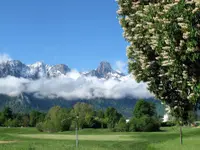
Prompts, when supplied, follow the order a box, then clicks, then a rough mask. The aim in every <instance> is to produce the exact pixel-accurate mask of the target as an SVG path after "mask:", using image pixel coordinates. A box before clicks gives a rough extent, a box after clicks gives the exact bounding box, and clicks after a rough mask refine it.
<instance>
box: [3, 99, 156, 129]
mask: <svg viewBox="0 0 200 150" xmlns="http://www.w3.org/2000/svg"><path fill="white" fill-rule="evenodd" d="M0 125H1V126H5V127H36V128H37V129H38V130H39V131H40V132H62V131H69V130H75V128H76V127H78V129H84V128H94V129H97V128H102V129H110V130H112V131H117V132H128V131H158V130H159V128H160V119H159V118H158V117H157V114H156V108H155V105H154V104H153V103H151V102H147V101H145V100H138V101H137V103H136V105H135V107H134V109H133V117H132V118H131V119H129V120H128V121H127V120H126V118H125V117H124V116H123V115H122V114H120V113H119V112H118V111H117V110H116V109H115V108H113V107H108V108H107V109H105V110H95V109H94V108H93V106H92V105H90V104H87V103H81V102H78V103H76V104H75V105H74V106H73V108H71V109H69V108H62V107H60V106H54V107H52V108H51V109H50V110H49V111H48V112H47V113H44V112H39V111H35V110H34V111H31V112H30V113H26V114H22V113H13V112H12V110H11V109H10V108H9V107H6V108H4V110H3V111H2V112H0Z"/></svg>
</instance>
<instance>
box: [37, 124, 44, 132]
mask: <svg viewBox="0 0 200 150" xmlns="http://www.w3.org/2000/svg"><path fill="white" fill-rule="evenodd" d="M36 129H37V130H38V131H40V132H43V123H42V122H40V123H38V124H37V125H36Z"/></svg>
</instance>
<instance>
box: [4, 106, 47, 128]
mask: <svg viewBox="0 0 200 150" xmlns="http://www.w3.org/2000/svg"><path fill="white" fill-rule="evenodd" d="M45 116H46V113H44V112H39V111H35V110H33V111H31V112H30V113H13V111H12V109H11V108H9V107H5V108H4V109H3V111H2V112H0V126H3V127H35V126H36V124H37V123H39V122H42V121H44V119H45Z"/></svg>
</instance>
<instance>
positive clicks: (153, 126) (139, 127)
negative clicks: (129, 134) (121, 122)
mask: <svg viewBox="0 0 200 150" xmlns="http://www.w3.org/2000/svg"><path fill="white" fill-rule="evenodd" d="M159 130H160V123H159V121H158V119H157V118H156V117H149V116H142V117H140V118H133V119H132V120H131V121H130V123H129V131H135V132H153V131H159Z"/></svg>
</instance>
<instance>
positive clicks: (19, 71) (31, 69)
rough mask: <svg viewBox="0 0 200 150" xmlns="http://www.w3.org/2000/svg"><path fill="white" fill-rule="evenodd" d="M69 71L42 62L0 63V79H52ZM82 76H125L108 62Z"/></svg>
mask: <svg viewBox="0 0 200 150" xmlns="http://www.w3.org/2000/svg"><path fill="white" fill-rule="evenodd" d="M70 71H71V69H70V68H69V67H68V66H67V65H64V64H58V65H54V66H50V65H46V64H44V63H43V62H36V63H34V64H31V65H25V64H23V63H22V62H20V61H18V60H11V61H7V62H4V63H0V78H3V77H7V76H15V77H17V78H20V77H22V78H28V79H39V78H54V77H58V76H62V75H66V74H67V73H68V72H70ZM80 74H81V75H83V76H94V77H97V78H100V79H110V78H112V79H117V80H118V79H120V78H121V77H124V76H125V75H124V74H122V73H119V72H117V71H115V70H113V69H112V67H111V65H110V64H109V63H108V62H105V61H104V62H101V63H100V64H99V66H98V67H97V69H96V70H92V71H90V72H87V73H83V74H82V73H80Z"/></svg>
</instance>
